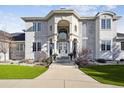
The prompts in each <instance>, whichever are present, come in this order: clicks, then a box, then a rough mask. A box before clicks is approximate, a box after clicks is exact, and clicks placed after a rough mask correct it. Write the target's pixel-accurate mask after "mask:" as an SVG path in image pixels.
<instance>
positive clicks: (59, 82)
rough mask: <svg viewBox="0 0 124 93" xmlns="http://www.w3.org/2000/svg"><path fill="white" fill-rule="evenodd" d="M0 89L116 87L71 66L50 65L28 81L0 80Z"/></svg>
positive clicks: (67, 64)
mask: <svg viewBox="0 0 124 93" xmlns="http://www.w3.org/2000/svg"><path fill="white" fill-rule="evenodd" d="M0 87H13V88H16V87H22V88H26V87H28V88H43V87H44V88H85V87H86V88H94V87H96V88H98V87H107V88H108V87H109V88H112V87H118V86H113V85H107V84H101V83H99V82H97V81H96V80H94V79H92V78H91V77H89V76H87V75H86V74H84V73H83V72H81V71H80V70H79V69H78V68H77V66H75V65H73V64H69V63H66V64H58V63H53V64H51V66H50V68H49V69H48V70H47V71H46V72H45V73H43V74H42V75H40V76H39V77H37V78H35V79H30V80H29V79H28V80H0Z"/></svg>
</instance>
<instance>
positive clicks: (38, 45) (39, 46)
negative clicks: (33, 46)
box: [37, 42, 41, 51]
mask: <svg viewBox="0 0 124 93" xmlns="http://www.w3.org/2000/svg"><path fill="white" fill-rule="evenodd" d="M37 51H41V43H40V42H38V43H37Z"/></svg>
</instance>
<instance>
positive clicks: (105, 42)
mask: <svg viewBox="0 0 124 93" xmlns="http://www.w3.org/2000/svg"><path fill="white" fill-rule="evenodd" d="M103 42H104V43H103ZM102 44H104V49H102ZM108 46H109V47H108ZM111 49H112V41H111V40H101V44H100V50H101V51H111Z"/></svg>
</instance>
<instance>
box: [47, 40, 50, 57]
mask: <svg viewBox="0 0 124 93" xmlns="http://www.w3.org/2000/svg"><path fill="white" fill-rule="evenodd" d="M49 44H50V42H49V40H48V41H47V54H48V57H49V56H50V46H49Z"/></svg>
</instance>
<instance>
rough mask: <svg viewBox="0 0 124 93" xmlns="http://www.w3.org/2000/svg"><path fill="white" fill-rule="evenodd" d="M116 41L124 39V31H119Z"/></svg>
mask: <svg viewBox="0 0 124 93" xmlns="http://www.w3.org/2000/svg"><path fill="white" fill-rule="evenodd" d="M116 41H118V42H121V41H124V33H117V38H116Z"/></svg>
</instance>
